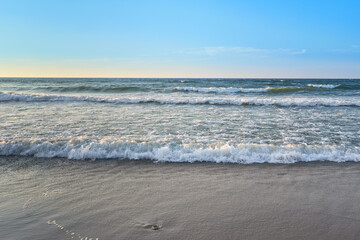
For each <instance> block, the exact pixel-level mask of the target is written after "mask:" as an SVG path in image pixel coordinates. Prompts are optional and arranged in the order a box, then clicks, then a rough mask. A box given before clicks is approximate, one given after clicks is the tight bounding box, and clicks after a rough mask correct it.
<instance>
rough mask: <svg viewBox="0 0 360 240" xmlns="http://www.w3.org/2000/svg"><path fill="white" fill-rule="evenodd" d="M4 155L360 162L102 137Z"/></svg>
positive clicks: (268, 149)
mask: <svg viewBox="0 0 360 240" xmlns="http://www.w3.org/2000/svg"><path fill="white" fill-rule="evenodd" d="M0 155H2V156H31V157H44V158H54V157H61V158H68V159H92V160H96V159H131V160H141V159H150V160H153V161H155V162H216V163H241V164H251V163H296V162H311V161H333V162H346V161H355V162H359V161H360V149H359V148H357V147H355V148H352V149H345V148H340V147H331V146H327V147H321V146H313V147H309V146H302V145H300V146H299V145H286V146H274V145H256V144H252V145H251V144H240V145H236V146H231V145H228V144H225V145H222V146H216V147H209V146H208V147H203V148H199V147H195V146H189V145H186V146H185V145H179V146H157V145H151V144H145V143H137V144H136V143H129V142H120V141H116V140H109V139H102V140H99V141H84V140H81V139H74V140H71V141H68V142H60V143H52V142H40V141H35V140H34V141H22V142H5V141H2V142H0Z"/></svg>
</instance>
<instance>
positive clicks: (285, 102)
mask: <svg viewBox="0 0 360 240" xmlns="http://www.w3.org/2000/svg"><path fill="white" fill-rule="evenodd" d="M10 101H19V102H97V103H114V104H173V105H178V104H182V105H184V104H188V105H233V106H271V105H273V106H279V107H291V106H294V107H296V106H297V107H316V106H323V107H360V100H359V101H350V100H340V99H325V98H285V99H284V98H283V99H272V98H237V97H232V98H209V97H196V98H184V97H169V96H167V95H165V96H162V97H161V96H160V97H143V98H135V97H132V98H102V97H87V96H57V95H46V94H41V95H35V94H20V93H4V92H0V102H10Z"/></svg>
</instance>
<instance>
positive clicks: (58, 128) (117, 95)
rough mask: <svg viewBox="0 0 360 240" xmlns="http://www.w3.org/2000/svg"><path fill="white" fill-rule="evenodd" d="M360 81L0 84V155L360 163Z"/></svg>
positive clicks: (39, 80) (23, 80) (89, 80)
mask: <svg viewBox="0 0 360 240" xmlns="http://www.w3.org/2000/svg"><path fill="white" fill-rule="evenodd" d="M359 136H360V79H262V78H261V79H215V78H209V79H188V78H176V79H173V78H171V79H170V78H169V79H168V78H161V79H159V78H146V79H140V78H0V156H16V157H20V156H22V157H35V158H45V159H51V158H65V159H71V160H74V161H81V160H91V161H99V160H101V161H104V160H105V161H106V160H108V159H117V160H134V161H136V160H151V161H153V162H216V163H238V164H252V163H286V164H291V163H296V162H311V161H333V162H345V161H355V162H357V161H360V137H359Z"/></svg>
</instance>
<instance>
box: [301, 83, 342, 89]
mask: <svg viewBox="0 0 360 240" xmlns="http://www.w3.org/2000/svg"><path fill="white" fill-rule="evenodd" d="M307 86H308V87H313V88H328V89H333V88H337V87H340V86H341V84H338V85H333V84H308V85H307Z"/></svg>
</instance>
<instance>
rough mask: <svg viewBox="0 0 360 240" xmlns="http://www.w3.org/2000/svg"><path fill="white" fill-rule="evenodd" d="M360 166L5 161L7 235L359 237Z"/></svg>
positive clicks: (2, 233) (2, 205)
mask: <svg viewBox="0 0 360 240" xmlns="http://www.w3.org/2000/svg"><path fill="white" fill-rule="evenodd" d="M359 182H360V164H359V163H351V162H347V163H331V162H311V163H295V164H252V165H241V164H215V163H153V162H151V161H127V160H97V161H84V160H81V161H79V160H66V159H57V158H54V159H41V158H30V157H1V158H0V192H1V194H0V238H1V239H5V240H12V239H14V240H15V239H16V240H21V239H39V240H40V239H88V240H89V239H93V240H96V239H99V240H100V239H358V238H359V236H360V227H359V226H360V205H359V200H360V184H359Z"/></svg>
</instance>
